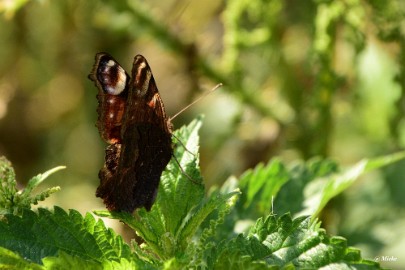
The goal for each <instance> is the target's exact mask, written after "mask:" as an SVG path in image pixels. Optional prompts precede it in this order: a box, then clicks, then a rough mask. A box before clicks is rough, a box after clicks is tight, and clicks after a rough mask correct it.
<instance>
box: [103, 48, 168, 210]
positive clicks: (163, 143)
mask: <svg viewBox="0 0 405 270" xmlns="http://www.w3.org/2000/svg"><path fill="white" fill-rule="evenodd" d="M126 95H127V97H126V104H125V113H124V114H123V117H122V125H121V130H120V141H119V143H115V144H112V145H110V146H108V147H107V149H106V163H105V165H104V167H103V169H102V170H101V171H100V173H99V177H100V180H101V184H100V186H99V187H98V189H97V193H96V195H97V196H98V197H101V198H103V200H104V203H105V204H106V206H107V208H108V209H109V210H116V211H127V212H133V211H134V210H135V209H136V208H139V207H145V208H146V209H147V210H150V208H151V207H152V204H153V202H154V200H155V197H156V194H157V189H158V186H159V180H160V177H161V174H162V172H163V170H164V169H165V168H166V165H167V163H169V161H170V158H171V156H172V153H173V149H172V144H171V124H170V121H169V120H168V119H167V117H166V113H165V110H164V106H163V103H162V100H161V98H160V96H159V93H158V89H157V87H156V83H155V80H154V78H153V75H152V72H151V69H150V67H149V65H148V63H147V62H146V59H145V58H144V57H143V56H140V55H137V56H136V57H135V58H134V64H133V68H132V79H131V80H130V82H129V86H128V91H127V94H126Z"/></svg>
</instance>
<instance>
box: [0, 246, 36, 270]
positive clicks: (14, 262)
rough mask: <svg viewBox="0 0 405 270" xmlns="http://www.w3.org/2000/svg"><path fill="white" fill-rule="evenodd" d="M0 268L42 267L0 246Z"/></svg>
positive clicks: (33, 269)
mask: <svg viewBox="0 0 405 270" xmlns="http://www.w3.org/2000/svg"><path fill="white" fill-rule="evenodd" d="M0 269H16V270H19V269H26V270H43V269H44V267H42V266H41V265H39V264H35V263H31V262H28V261H26V260H24V259H23V258H21V257H20V256H19V255H18V254H16V253H14V252H12V251H11V250H8V249H5V248H3V247H0Z"/></svg>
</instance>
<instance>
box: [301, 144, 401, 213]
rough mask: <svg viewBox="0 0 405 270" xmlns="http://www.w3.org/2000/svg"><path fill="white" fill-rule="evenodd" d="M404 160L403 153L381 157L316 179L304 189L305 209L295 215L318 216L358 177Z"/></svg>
mask: <svg viewBox="0 0 405 270" xmlns="http://www.w3.org/2000/svg"><path fill="white" fill-rule="evenodd" d="M404 158H405V152H399V153H396V154H392V155H387V156H383V157H378V158H373V159H365V160H362V161H360V162H359V163H357V164H356V165H354V166H352V167H350V168H349V169H347V170H345V171H343V172H342V173H339V174H334V175H332V176H327V177H322V178H318V179H316V180H314V181H312V182H311V183H310V184H309V185H307V186H306V187H305V190H304V194H305V201H304V206H305V208H304V209H303V210H302V211H301V212H299V213H298V214H297V215H298V216H299V215H312V216H313V218H314V217H316V216H318V215H319V213H320V212H321V211H322V209H323V208H324V207H325V205H326V204H327V203H328V202H329V201H330V200H331V199H332V198H333V197H335V196H337V195H338V194H340V193H342V192H343V191H344V190H346V189H347V188H349V187H350V186H351V185H352V184H353V183H354V182H355V181H356V180H357V179H358V178H359V176H361V175H363V174H364V173H367V172H369V171H372V170H375V169H378V168H381V167H383V166H387V165H390V164H392V163H394V162H397V161H399V160H401V159H404Z"/></svg>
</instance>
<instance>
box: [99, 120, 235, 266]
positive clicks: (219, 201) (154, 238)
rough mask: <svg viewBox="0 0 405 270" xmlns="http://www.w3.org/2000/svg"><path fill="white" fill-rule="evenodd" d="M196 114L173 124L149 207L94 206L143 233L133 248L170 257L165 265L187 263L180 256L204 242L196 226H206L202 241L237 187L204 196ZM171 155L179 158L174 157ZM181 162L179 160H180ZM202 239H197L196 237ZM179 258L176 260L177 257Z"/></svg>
mask: <svg viewBox="0 0 405 270" xmlns="http://www.w3.org/2000/svg"><path fill="white" fill-rule="evenodd" d="M201 123H202V122H201V118H199V119H197V120H194V121H192V122H191V123H190V124H189V125H188V126H186V127H182V128H180V129H179V130H176V132H175V133H174V137H175V138H176V140H178V141H179V142H181V143H179V144H178V145H177V147H176V148H175V153H174V155H175V159H174V158H173V159H172V160H171V162H170V163H169V165H168V166H167V169H166V170H165V171H164V172H163V175H162V178H161V184H160V187H159V191H158V195H157V199H156V203H155V204H154V205H153V207H152V209H151V211H150V212H147V211H146V210H145V209H143V208H142V209H138V210H137V211H136V212H135V214H134V216H132V215H130V214H128V213H117V212H108V211H97V212H95V213H96V214H97V215H99V216H103V217H110V218H115V219H119V220H121V221H122V222H124V223H126V224H127V225H128V226H129V227H131V228H132V229H134V230H135V231H136V233H137V235H138V236H140V237H141V238H143V239H144V241H145V243H144V244H143V245H142V249H137V248H136V250H137V254H138V255H139V256H141V257H145V258H147V259H148V260H151V261H156V260H158V259H160V260H161V259H169V258H170V259H173V258H174V260H173V261H171V264H170V265H177V264H180V265H182V263H184V262H185V263H187V260H186V259H185V257H188V258H191V257H193V256H194V255H195V250H196V249H195V247H196V245H197V249H199V248H201V249H202V248H203V246H202V244H201V243H202V242H198V241H197V240H196V241H192V239H193V237H194V239H198V238H196V237H197V232H198V230H199V229H201V224H202V223H204V222H205V223H207V224H209V225H208V227H209V228H205V230H204V233H203V235H205V238H204V237H203V238H202V241H204V239H206V238H207V237H208V235H209V234H210V233H212V231H213V229H214V228H215V227H216V226H217V225H218V224H219V223H221V222H222V221H223V216H224V215H225V213H227V212H228V211H229V209H230V208H231V207H232V206H233V205H234V203H235V198H236V195H238V194H239V191H237V190H236V191H232V192H229V193H225V194H223V193H220V192H213V193H212V194H211V195H210V196H209V197H208V198H206V197H205V195H204V194H205V190H204V185H203V184H202V177H201V175H200V170H199V167H198V161H199V160H198V139H199V137H198V130H199V129H200V127H201ZM176 160H177V161H178V162H176ZM178 163H179V164H180V166H181V167H180V166H179V164H178ZM200 240H201V239H200ZM180 261H181V262H180Z"/></svg>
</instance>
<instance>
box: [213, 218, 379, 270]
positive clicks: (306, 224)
mask: <svg viewBox="0 0 405 270" xmlns="http://www.w3.org/2000/svg"><path fill="white" fill-rule="evenodd" d="M218 249H220V252H219V254H218V257H217V258H216V259H215V263H214V267H215V268H217V266H218V268H219V269H232V268H233V269H235V268H234V267H233V266H234V265H243V264H244V262H246V261H248V262H250V263H256V264H259V265H262V264H265V265H267V267H271V266H273V267H280V268H284V267H290V266H294V267H297V268H300V269H319V268H321V267H329V268H331V269H335V267H336V266H337V265H340V266H341V267H345V268H348V269H349V268H351V267H353V266H359V267H367V269H380V267H379V265H378V264H377V263H375V262H370V261H367V260H363V259H362V258H361V256H356V255H353V254H357V255H358V254H359V253H355V252H354V249H353V248H347V243H346V240H345V239H344V238H342V237H336V236H335V237H328V236H327V235H326V233H325V231H324V230H323V229H320V228H319V225H318V224H316V223H312V222H311V220H310V217H300V218H297V219H294V220H292V219H291V217H290V215H288V214H286V215H283V216H281V217H279V218H277V217H275V216H272V215H271V216H268V217H267V218H266V219H259V220H257V222H256V224H255V225H254V226H253V227H252V228H251V229H250V231H249V233H247V234H244V235H243V234H240V235H238V236H237V237H235V238H234V239H232V240H230V241H228V242H226V243H222V244H221V245H220V246H219V248H218ZM226 267H228V268H226Z"/></svg>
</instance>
